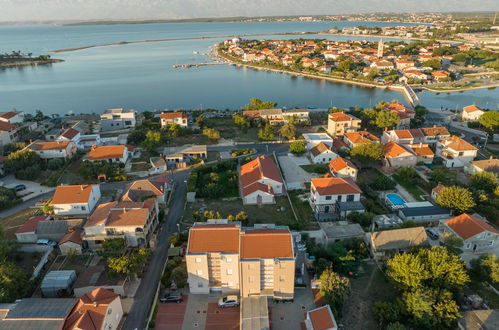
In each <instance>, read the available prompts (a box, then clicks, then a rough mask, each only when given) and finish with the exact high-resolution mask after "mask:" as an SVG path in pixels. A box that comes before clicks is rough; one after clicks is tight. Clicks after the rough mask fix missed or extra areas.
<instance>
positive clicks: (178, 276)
mask: <svg viewBox="0 0 499 330" xmlns="http://www.w3.org/2000/svg"><path fill="white" fill-rule="evenodd" d="M170 280H171V281H172V282H175V284H176V285H177V288H179V289H182V288H184V287H185V285H186V284H187V270H186V269H185V267H182V266H178V267H176V268H175V269H173V270H172V274H171V276H170Z"/></svg>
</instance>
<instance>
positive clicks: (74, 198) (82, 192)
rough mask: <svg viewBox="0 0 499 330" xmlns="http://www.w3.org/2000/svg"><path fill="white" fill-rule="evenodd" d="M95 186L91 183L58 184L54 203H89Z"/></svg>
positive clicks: (53, 199)
mask: <svg viewBox="0 0 499 330" xmlns="http://www.w3.org/2000/svg"><path fill="white" fill-rule="evenodd" d="M92 189H93V186H92V185H90V184H84V185H74V186H58V187H57V188H56V189H55V193H54V197H53V198H52V203H51V204H52V205H56V204H80V203H88V200H89V199H90V194H91V193H92Z"/></svg>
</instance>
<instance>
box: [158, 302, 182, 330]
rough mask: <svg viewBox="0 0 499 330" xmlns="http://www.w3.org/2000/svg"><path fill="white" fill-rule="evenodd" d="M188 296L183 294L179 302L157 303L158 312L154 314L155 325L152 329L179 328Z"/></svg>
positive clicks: (168, 329)
mask: <svg viewBox="0 0 499 330" xmlns="http://www.w3.org/2000/svg"><path fill="white" fill-rule="evenodd" d="M188 298H189V296H187V295H184V296H183V301H182V302H181V303H180V304H176V303H165V304H159V309H158V314H156V326H155V327H154V329H162V330H181V329H182V325H183V323H184V316H185V311H186V309H187V304H188V302H189V299H188Z"/></svg>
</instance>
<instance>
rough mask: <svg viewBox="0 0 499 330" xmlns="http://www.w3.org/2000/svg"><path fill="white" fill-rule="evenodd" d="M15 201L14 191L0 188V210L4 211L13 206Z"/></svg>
mask: <svg viewBox="0 0 499 330" xmlns="http://www.w3.org/2000/svg"><path fill="white" fill-rule="evenodd" d="M16 200H17V197H16V193H15V191H14V189H9V188H5V187H0V209H5V208H8V207H11V206H13V203H14V202H15V201H16Z"/></svg>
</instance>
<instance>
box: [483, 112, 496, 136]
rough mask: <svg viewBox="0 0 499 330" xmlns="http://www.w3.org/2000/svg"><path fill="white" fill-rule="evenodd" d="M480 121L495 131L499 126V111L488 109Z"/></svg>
mask: <svg viewBox="0 0 499 330" xmlns="http://www.w3.org/2000/svg"><path fill="white" fill-rule="evenodd" d="M478 121H479V122H480V124H482V125H483V127H485V128H487V129H488V130H491V131H495V130H497V129H498V128H499V111H487V112H485V113H484V114H483V115H481V116H480V118H478Z"/></svg>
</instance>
